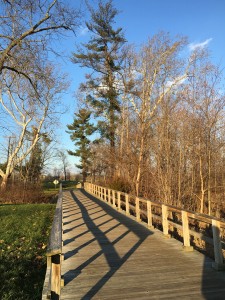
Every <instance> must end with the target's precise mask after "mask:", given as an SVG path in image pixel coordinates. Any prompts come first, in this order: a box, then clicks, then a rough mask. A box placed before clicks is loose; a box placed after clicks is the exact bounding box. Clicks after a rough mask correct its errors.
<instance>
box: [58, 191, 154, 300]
mask: <svg viewBox="0 0 225 300" xmlns="http://www.w3.org/2000/svg"><path fill="white" fill-rule="evenodd" d="M82 194H83V195H81V197H79V198H80V200H79V199H78V198H77V197H76V195H75V194H74V192H73V191H71V195H72V197H73V199H74V201H75V202H76V203H77V205H78V207H79V209H80V212H81V214H82V220H83V222H82V224H84V223H85V224H86V225H87V228H88V229H87V231H85V232H83V233H81V234H79V235H77V236H74V237H73V238H71V239H69V240H66V241H64V245H68V243H71V242H72V241H75V239H77V238H79V237H81V235H85V234H86V233H87V232H90V233H92V235H93V238H92V239H90V240H88V241H87V242H86V243H84V244H82V245H81V246H80V247H77V248H75V249H74V250H72V251H69V252H67V253H65V260H66V259H68V258H70V257H71V256H73V255H75V254H76V253H77V252H78V251H79V250H81V249H82V248H84V247H86V246H88V245H89V244H91V243H92V242H93V241H97V242H98V244H99V246H100V251H98V252H97V253H95V254H94V255H93V256H91V255H90V257H89V258H88V260H86V261H85V262H84V263H83V264H81V265H80V266H79V267H78V268H76V269H74V270H70V271H68V272H67V273H66V274H65V275H64V279H65V285H67V284H68V283H69V282H70V281H72V280H74V279H75V278H76V277H77V276H78V275H79V274H80V273H81V272H82V270H83V269H84V268H85V267H87V266H88V265H89V264H91V263H92V262H93V261H94V260H96V259H97V258H98V257H99V256H101V255H102V254H103V255H104V257H105V259H106V261H107V264H108V266H109V271H108V272H106V273H105V274H104V275H103V276H102V278H101V279H100V280H99V281H98V282H97V283H96V284H95V285H94V286H93V287H92V288H91V289H90V290H89V291H88V292H87V293H86V295H84V296H83V297H82V298H81V299H91V298H92V297H93V296H94V295H95V294H96V293H97V292H98V291H99V290H100V289H101V288H102V287H103V286H104V285H105V284H106V282H107V281H108V280H109V279H110V278H111V277H112V276H113V275H114V274H115V273H116V272H117V271H118V269H120V267H121V266H122V265H123V264H124V263H125V262H126V261H127V259H128V258H129V257H130V256H131V255H132V254H133V253H134V252H135V251H136V250H137V249H138V248H139V247H140V245H141V244H142V243H143V242H144V240H145V239H146V238H147V237H148V236H149V235H151V234H153V232H151V231H150V230H148V229H147V228H145V227H144V226H142V225H140V224H138V223H137V224H135V223H134V222H133V221H132V220H131V219H129V218H128V217H126V216H124V215H121V214H120V213H118V212H117V211H115V210H113V209H112V208H111V207H109V206H108V205H107V204H105V203H103V202H100V201H99V200H96V198H94V197H92V196H90V195H89V194H87V193H86V192H85V191H82ZM82 196H83V197H82ZM85 197H88V198H89V199H91V201H92V202H93V203H95V204H97V205H98V207H99V208H101V209H100V210H97V211H95V212H94V213H96V212H100V211H102V210H103V211H104V212H105V213H104V214H103V215H101V216H99V217H97V218H94V219H93V218H92V216H91V214H90V213H89V212H88V210H87V208H86V206H85V205H84V204H85V203H84V202H83V201H85V199H86V198H85ZM104 215H108V216H110V217H111V218H110V219H107V221H105V222H103V223H101V224H100V225H104V223H108V222H110V221H111V220H117V221H118V223H117V224H116V225H114V226H113V227H110V228H109V229H108V230H107V231H105V232H103V231H102V230H101V229H100V228H99V225H98V226H96V224H95V222H94V221H95V220H96V219H98V218H100V217H102V216H104ZM82 224H80V225H77V226H75V227H73V228H71V229H69V230H72V229H75V228H76V227H78V226H81V225H82ZM121 224H122V225H124V226H125V227H126V228H127V230H126V231H125V232H123V233H122V234H121V235H120V236H118V237H117V238H116V239H115V240H114V241H113V242H111V241H110V240H109V239H108V237H107V235H106V234H107V233H109V232H110V231H112V230H114V229H115V228H116V227H119V226H120V225H121ZM131 232H132V233H133V234H135V235H136V237H137V238H138V239H137V242H136V243H135V244H133V245H132V246H131V247H130V249H129V250H128V251H127V252H126V254H124V255H123V256H122V257H120V255H119V254H118V253H117V250H116V247H115V245H116V244H117V243H118V242H119V241H120V240H122V239H123V238H124V237H125V236H127V235H128V234H129V233H131Z"/></svg>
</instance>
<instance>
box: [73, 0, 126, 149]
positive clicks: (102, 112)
mask: <svg viewBox="0 0 225 300" xmlns="http://www.w3.org/2000/svg"><path fill="white" fill-rule="evenodd" d="M89 9H90V13H91V20H90V22H86V26H87V28H88V30H89V32H90V33H91V38H90V40H89V42H88V43H87V44H83V47H82V48H81V49H78V52H77V53H73V56H72V61H73V62H74V63H75V64H79V65H80V66H81V67H87V68H89V69H91V74H89V75H87V76H86V78H87V81H86V83H84V84H82V85H81V90H83V91H86V92H87V93H89V95H88V97H87V102H89V104H90V105H91V106H92V107H93V109H94V111H95V116H97V117H99V116H100V117H103V118H101V121H100V122H99V124H98V127H99V130H100V132H101V134H102V136H103V137H105V138H106V139H107V140H109V142H110V145H111V147H112V149H114V147H115V130H116V122H117V115H118V112H119V111H120V104H119V100H118V87H117V86H116V85H117V81H118V78H117V77H118V76H117V74H118V72H119V70H120V69H121V63H122V55H121V54H120V49H121V47H122V46H123V45H124V43H125V38H124V35H123V33H122V29H121V28H118V29H116V30H115V29H113V24H114V23H115V21H114V19H115V17H116V15H117V14H118V11H117V9H115V8H114V7H113V5H112V1H107V2H106V3H103V2H102V1H99V4H98V9H97V10H94V9H93V8H89Z"/></svg>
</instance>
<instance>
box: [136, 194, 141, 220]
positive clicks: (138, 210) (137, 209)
mask: <svg viewBox="0 0 225 300" xmlns="http://www.w3.org/2000/svg"><path fill="white" fill-rule="evenodd" d="M135 211H136V220H137V221H138V222H140V221H141V216H140V199H139V198H138V197H136V198H135Z"/></svg>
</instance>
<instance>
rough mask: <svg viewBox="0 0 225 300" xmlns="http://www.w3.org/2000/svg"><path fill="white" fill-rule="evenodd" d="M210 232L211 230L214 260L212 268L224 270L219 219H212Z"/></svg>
mask: <svg viewBox="0 0 225 300" xmlns="http://www.w3.org/2000/svg"><path fill="white" fill-rule="evenodd" d="M212 232H213V245H214V256H215V262H214V263H213V264H212V266H213V268H214V269H216V270H218V271H221V270H225V265H224V263H223V252H222V245H221V239H220V221H217V220H212Z"/></svg>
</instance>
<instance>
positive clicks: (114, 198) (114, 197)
mask: <svg viewBox="0 0 225 300" xmlns="http://www.w3.org/2000/svg"><path fill="white" fill-rule="evenodd" d="M112 196H113V207H116V195H115V191H114V190H112Z"/></svg>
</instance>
